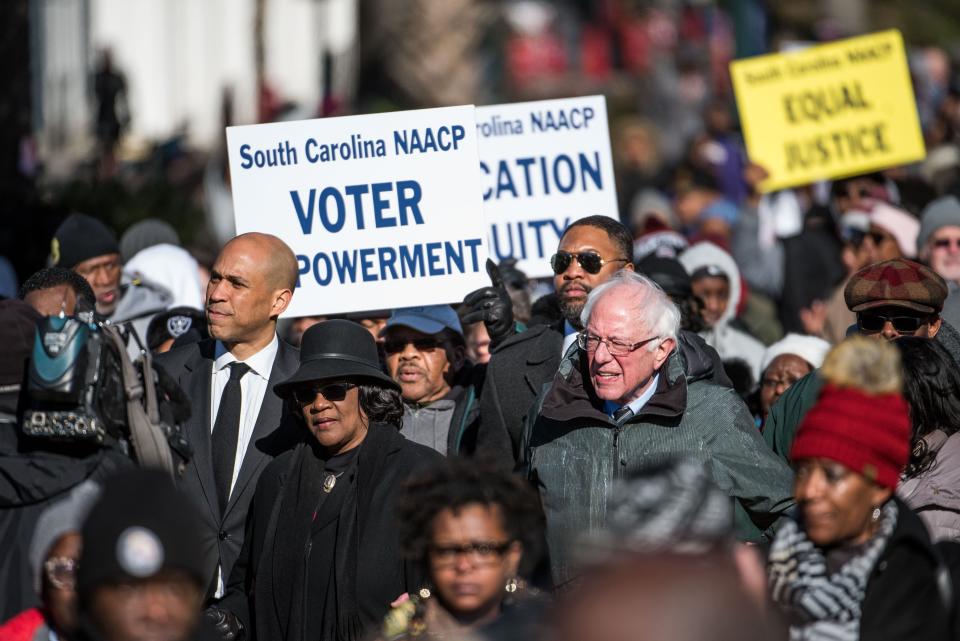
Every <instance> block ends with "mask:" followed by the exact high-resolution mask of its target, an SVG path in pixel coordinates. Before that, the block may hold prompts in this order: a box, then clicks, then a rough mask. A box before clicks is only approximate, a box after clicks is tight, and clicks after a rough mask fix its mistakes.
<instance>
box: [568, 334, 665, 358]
mask: <svg viewBox="0 0 960 641" xmlns="http://www.w3.org/2000/svg"><path fill="white" fill-rule="evenodd" d="M658 338H660V337H659V336H651V337H650V338H646V339H644V340H642V341H640V342H639V343H625V342H623V341H618V340H617V339H615V338H600V337H599V336H597V335H596V334H591V333H589V332H580V333H579V334H577V345H578V346H579V347H580V349H582V350H585V351H587V352H595V351H597V350H598V349H600V344H601V343H603V344H604V345H606V346H607V351H608V352H610V355H611V356H626V355H627V354H629V353H630V352H633V351H636V350H637V349H639V348H640V347H643V346H644V345H646V344H647V343H649V342H650V341H655V340H657V339H658Z"/></svg>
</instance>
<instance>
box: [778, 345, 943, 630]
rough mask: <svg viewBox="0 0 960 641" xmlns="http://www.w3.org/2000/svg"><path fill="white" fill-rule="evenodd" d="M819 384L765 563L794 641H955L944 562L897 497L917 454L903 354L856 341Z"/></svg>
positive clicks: (833, 356) (839, 352)
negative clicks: (789, 511)
mask: <svg viewBox="0 0 960 641" xmlns="http://www.w3.org/2000/svg"><path fill="white" fill-rule="evenodd" d="M822 372H823V375H824V378H825V379H826V381H827V384H826V385H825V386H824V389H823V391H822V392H821V394H820V398H819V400H818V401H817V404H816V405H815V406H814V407H813V408H812V409H811V410H810V412H808V413H807V415H806V417H805V418H804V420H803V422H802V423H801V424H800V427H799V429H798V431H797V436H796V438H795V440H794V442H793V447H792V448H791V450H790V459H791V461H792V462H793V464H794V470H795V474H796V476H795V479H794V497H795V498H796V501H797V510H796V514H795V515H794V516H795V518H793V519H790V520H787V521H786V522H785V523H784V524H783V526H782V527H780V529H779V530H778V531H777V535H776V537H775V539H774V542H773V545H772V547H771V550H770V558H769V563H768V578H769V586H770V590H771V595H772V598H773V601H774V602H775V603H776V604H777V605H778V606H779V607H780V609H781V611H782V612H783V613H784V615H785V616H786V618H787V622H788V623H789V625H790V638H791V640H795V639H804V640H806V639H809V640H818V639H824V640H825V639H831V640H835V641H858V640H861V641H877V640H891V641H893V640H903V641H907V640H914V639H947V638H951V637H950V636H949V632H948V630H949V625H948V614H947V612H948V605H947V602H946V599H947V598H949V597H948V596H947V595H946V594H945V593H944V594H941V592H945V591H942V590H941V588H940V585H939V584H938V581H937V579H938V576H939V575H940V574H942V571H941V570H942V568H941V566H940V564H939V563H938V559H939V557H938V555H937V554H936V553H935V551H934V548H933V546H932V544H931V543H930V537H929V536H928V534H927V531H926V529H925V528H924V526H923V523H922V522H921V521H920V519H919V518H918V517H917V516H916V515H915V514H914V513H913V512H911V511H910V509H909V508H908V507H907V506H906V505H905V504H904V503H903V502H902V501H900V500H899V499H897V498H896V497H895V496H894V490H895V489H896V487H897V482H898V481H899V478H900V474H901V472H902V471H903V468H904V467H905V466H906V464H907V460H908V457H909V442H910V416H909V411H908V408H907V404H906V402H905V401H904V400H903V397H902V396H901V395H900V390H901V387H902V374H901V369H900V357H899V353H898V351H897V350H896V348H894V347H893V346H891V345H889V344H887V343H885V342H883V341H871V340H867V339H862V338H852V339H850V340H848V341H846V342H844V343H842V344H841V345H839V346H838V347H837V348H835V349H834V350H833V351H832V352H831V353H830V354H829V355H828V357H827V359H826V361H825V362H824V365H823V369H822Z"/></svg>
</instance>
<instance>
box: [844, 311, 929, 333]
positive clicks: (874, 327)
mask: <svg viewBox="0 0 960 641" xmlns="http://www.w3.org/2000/svg"><path fill="white" fill-rule="evenodd" d="M927 320H928V317H926V316H884V315H882V314H871V313H868V312H860V313H859V314H857V327H859V328H860V331H862V332H865V333H867V334H876V333H877V332H880V331H883V326H884V325H885V324H886V323H887V321H890V324H891V325H893V329H895V330H897V332H899V333H901V334H912V333H914V332H915V331H917V330H918V329H920V326H921V325H923V324H924V323H926V322H927Z"/></svg>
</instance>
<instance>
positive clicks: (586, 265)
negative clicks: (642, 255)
mask: <svg viewBox="0 0 960 641" xmlns="http://www.w3.org/2000/svg"><path fill="white" fill-rule="evenodd" d="M574 258H576V259H577V262H578V263H580V267H582V268H583V271H585V272H587V273H588V274H599V273H600V270H601V269H603V266H604V265H606V264H608V263H625V262H627V259H626V258H611V259H610V260H605V259H603V258H600V254H598V253H596V252H577V253H575V254H571V253H570V252H564V251H558V252H557V253H556V254H554V255H553V256H551V257H550V267H551V268H552V269H553V273H554V274H562V273H563V272H565V271H567V268H568V267H570V263H571V262H572V261H573V259H574Z"/></svg>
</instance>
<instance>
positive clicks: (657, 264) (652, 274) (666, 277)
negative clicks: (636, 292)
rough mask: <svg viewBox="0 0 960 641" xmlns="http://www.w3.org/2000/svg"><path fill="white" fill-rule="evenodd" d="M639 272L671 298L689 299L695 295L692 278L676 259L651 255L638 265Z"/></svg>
mask: <svg viewBox="0 0 960 641" xmlns="http://www.w3.org/2000/svg"><path fill="white" fill-rule="evenodd" d="M636 268H637V271H639V272H640V273H641V274H644V275H646V276H647V277H648V278H650V280H652V281H653V282H655V283H656V284H657V285H660V289H662V290H663V291H664V292H666V294H667V296H670V297H671V298H677V299H682V298H689V297H690V296H691V295H692V294H693V290H692V289H691V287H690V276H689V275H688V274H687V270H686V269H685V268H684V267H683V263H681V262H680V261H679V260H677V259H676V258H668V257H666V256H657V255H655V254H650V255H649V256H647V257H645V258H644V259H643V260H641V261H640V262H638V263H637V264H636Z"/></svg>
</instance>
